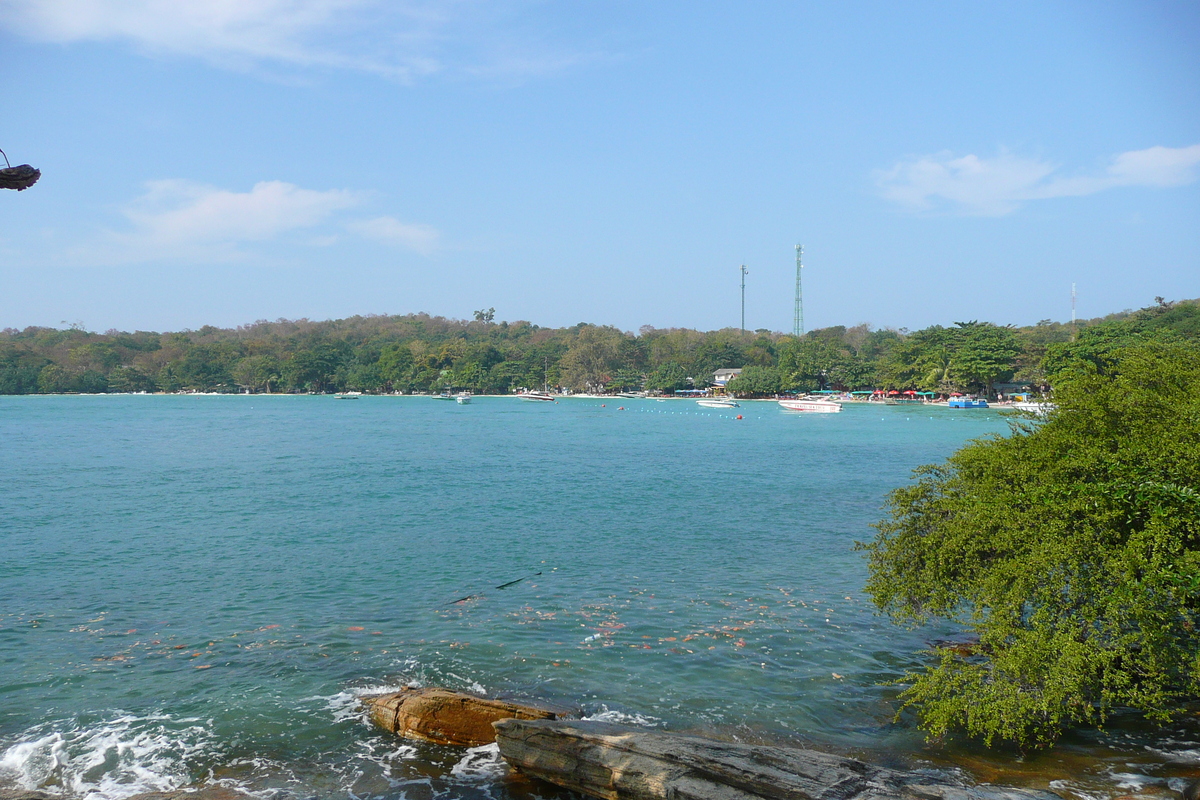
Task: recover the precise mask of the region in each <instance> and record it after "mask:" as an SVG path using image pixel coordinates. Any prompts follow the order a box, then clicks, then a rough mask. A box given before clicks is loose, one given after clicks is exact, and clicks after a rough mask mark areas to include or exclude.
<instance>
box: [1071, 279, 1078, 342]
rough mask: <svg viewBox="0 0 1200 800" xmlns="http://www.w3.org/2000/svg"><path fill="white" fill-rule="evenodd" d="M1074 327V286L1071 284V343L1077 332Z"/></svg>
mask: <svg viewBox="0 0 1200 800" xmlns="http://www.w3.org/2000/svg"><path fill="white" fill-rule="evenodd" d="M1078 330H1079V329H1078V328H1076V327H1075V284H1073V283H1072V284H1071V341H1072V342H1073V341H1075V335H1076V333H1077V332H1078Z"/></svg>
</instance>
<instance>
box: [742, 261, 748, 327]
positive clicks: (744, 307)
mask: <svg viewBox="0 0 1200 800" xmlns="http://www.w3.org/2000/svg"><path fill="white" fill-rule="evenodd" d="M749 272H750V270H748V269H746V265H745V264H742V333H745V332H746V275H747V274H748V273H749Z"/></svg>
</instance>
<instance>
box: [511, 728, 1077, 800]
mask: <svg viewBox="0 0 1200 800" xmlns="http://www.w3.org/2000/svg"><path fill="white" fill-rule="evenodd" d="M494 727H495V728H496V741H497V742H498V743H499V745H500V755H501V756H503V757H504V759H505V760H506V761H508V763H509V764H510V765H511V766H513V767H515V768H516V769H517V770H519V771H520V772H522V773H524V774H526V775H529V776H532V777H536V778H541V779H542V780H546V781H549V782H550V783H553V784H556V785H558V786H562V787H565V788H567V789H571V790H573V791H576V792H579V793H581V794H585V795H588V796H590V797H599V798H603V800H667V798H670V800H762V799H763V798H768V799H769V800H884V798H896V799H898V800H1061V798H1060V797H1059V796H1058V795H1056V794H1054V793H1052V792H1043V791H1036V790H1026V789H1004V788H998V787H993V786H974V787H965V786H954V785H951V784H948V783H938V782H936V781H935V780H934V779H932V778H930V776H928V775H923V774H917V773H906V772H898V771H895V770H889V769H882V768H878V767H872V766H870V765H868V764H865V763H863V762H862V761H857V760H855V759H853V758H844V757H842V756H837V755H832V754H829V753H820V752H816V751H813V750H800V749H796V748H789V747H766V746H759V745H748V744H739V743H736V742H720V741H716V740H712V739H704V738H701V737H699V736H686V735H681V734H672V733H666V732H664V731H654V730H647V729H645V728H635V727H631V726H627V725H614V724H612V723H607V722H596V721H592V720H581V721H570V722H565V721H553V720H517V719H506V720H501V721H499V722H497V723H495V726H494Z"/></svg>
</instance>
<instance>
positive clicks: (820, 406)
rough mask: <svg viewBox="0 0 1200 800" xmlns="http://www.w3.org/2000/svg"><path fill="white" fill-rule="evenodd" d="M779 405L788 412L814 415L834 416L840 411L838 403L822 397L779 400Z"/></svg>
mask: <svg viewBox="0 0 1200 800" xmlns="http://www.w3.org/2000/svg"><path fill="white" fill-rule="evenodd" d="M779 405H780V406H781V407H783V408H786V409H787V410H788V411H808V412H812V413H816V414H836V413H838V412H839V411H841V410H842V406H841V404H840V403H835V402H833V401H832V400H826V399H825V398H823V397H797V398H796V399H794V400H792V399H787V400H780V401H779Z"/></svg>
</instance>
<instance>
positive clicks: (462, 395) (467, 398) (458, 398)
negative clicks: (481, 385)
mask: <svg viewBox="0 0 1200 800" xmlns="http://www.w3.org/2000/svg"><path fill="white" fill-rule="evenodd" d="M454 402H456V403H458V404H459V405H460V406H465V405H467V404H468V403H470V402H471V393H470V392H459V393H458V394H456V395H454Z"/></svg>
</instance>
